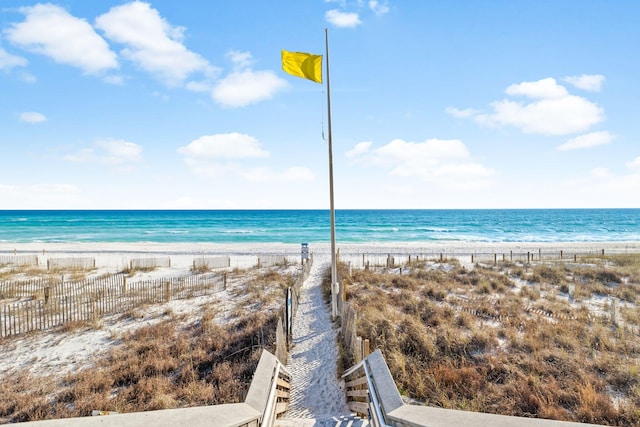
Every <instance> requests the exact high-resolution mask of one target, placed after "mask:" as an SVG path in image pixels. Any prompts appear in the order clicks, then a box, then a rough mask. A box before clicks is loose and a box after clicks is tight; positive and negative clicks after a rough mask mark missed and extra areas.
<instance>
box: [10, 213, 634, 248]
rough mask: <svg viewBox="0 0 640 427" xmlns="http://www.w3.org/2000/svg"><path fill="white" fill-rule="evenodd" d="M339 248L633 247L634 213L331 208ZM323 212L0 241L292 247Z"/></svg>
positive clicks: (202, 217) (79, 224) (189, 218)
mask: <svg viewBox="0 0 640 427" xmlns="http://www.w3.org/2000/svg"><path fill="white" fill-rule="evenodd" d="M336 239H337V240H338V241H339V242H342V243H371V242H380V243H383V242H385V243H389V242H438V241H442V242H447V241H461V242H615V241H640V209H496V210H482V209H480V210H338V211H336ZM329 240H330V229H329V211H327V210H265V211H260V210H242V211H232V210H222V211H217V210H184V211H177V210H166V211H161V210H153V211H127V210H113V211H84V210H81V211H32V210H28V211H0V242H5V243H10V242H16V243H19V242H22V243H26V242H161V243H179V242H211V243H227V242H232V243H243V242H248V243H258V242H274V243H276V242H278V243H300V242H328V241H329Z"/></svg>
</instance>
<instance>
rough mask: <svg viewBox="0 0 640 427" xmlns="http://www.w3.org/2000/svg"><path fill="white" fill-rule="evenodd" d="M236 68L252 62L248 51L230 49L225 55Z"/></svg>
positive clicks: (244, 66)
mask: <svg viewBox="0 0 640 427" xmlns="http://www.w3.org/2000/svg"><path fill="white" fill-rule="evenodd" d="M225 56H226V57H227V58H229V60H230V61H231V62H232V63H233V64H234V66H235V67H237V68H238V69H244V68H247V67H249V66H251V65H252V64H253V56H252V55H251V53H249V52H240V51H237V50H231V51H229V52H227V53H226V55H225Z"/></svg>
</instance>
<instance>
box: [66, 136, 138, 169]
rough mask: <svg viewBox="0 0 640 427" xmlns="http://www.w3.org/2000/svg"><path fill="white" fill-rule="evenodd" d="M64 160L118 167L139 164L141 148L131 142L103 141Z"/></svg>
mask: <svg viewBox="0 0 640 427" xmlns="http://www.w3.org/2000/svg"><path fill="white" fill-rule="evenodd" d="M64 158H65V160H68V161H71V162H76V163H103V164H109V165H116V166H119V165H123V164H127V163H136V162H140V161H141V160H142V147H141V146H140V145H138V144H134V143H133V142H128V141H123V140H118V139H105V140H100V141H96V142H94V143H93V145H92V147H91V148H85V149H82V150H80V151H78V152H77V153H74V154H69V155H67V156H65V157H64Z"/></svg>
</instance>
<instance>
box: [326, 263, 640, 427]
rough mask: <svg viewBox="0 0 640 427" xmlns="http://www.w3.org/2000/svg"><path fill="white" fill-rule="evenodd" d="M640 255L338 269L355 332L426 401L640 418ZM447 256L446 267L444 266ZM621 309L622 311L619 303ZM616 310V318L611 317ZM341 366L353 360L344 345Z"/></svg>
mask: <svg viewBox="0 0 640 427" xmlns="http://www.w3.org/2000/svg"><path fill="white" fill-rule="evenodd" d="M638 260H640V256H630V255H624V256H606V257H597V263H596V262H594V261H593V260H591V259H590V260H589V261H590V262H589V263H586V262H585V261H584V260H580V262H574V260H573V259H572V260H567V262H557V261H554V262H547V263H543V262H537V261H530V263H529V264H528V265H524V264H522V265H521V266H520V265H518V264H515V263H509V262H505V263H500V262H497V263H492V264H483V263H477V264H475V265H474V266H473V268H468V269H467V268H465V267H464V266H461V265H460V264H459V263H451V264H449V266H448V267H446V268H442V267H443V263H440V262H439V260H436V261H437V264H438V265H439V266H440V267H435V266H436V263H435V262H424V261H420V262H412V263H411V266H410V267H409V266H408V265H407V267H406V268H405V269H403V270H404V271H403V276H399V275H398V273H397V272H395V271H391V270H389V269H386V268H378V269H375V268H369V269H368V270H353V271H352V275H349V269H348V268H345V267H344V266H343V267H342V268H340V270H339V271H340V274H341V277H342V278H343V279H344V283H346V284H347V301H348V302H349V303H350V304H351V305H352V306H353V307H354V308H355V309H356V312H357V313H358V317H357V318H358V323H357V334H358V335H359V336H361V337H362V338H363V339H368V340H369V341H370V343H371V349H372V350H373V349H376V348H380V349H381V350H382V353H383V355H384V357H385V359H386V361H387V364H388V366H389V369H390V371H391V374H392V375H393V377H394V379H395V381H396V384H397V386H398V388H399V390H400V391H401V393H402V394H403V395H405V396H406V397H407V398H410V399H413V400H414V401H419V402H423V403H424V404H427V405H430V406H437V407H443V408H450V409H462V410H471V411H478V412H487V413H496V414H504V415H516V416H523V417H537V418H549V419H556V420H566V421H575V422H585V423H596V424H606V425H619V426H636V425H639V424H640V392H639V390H640V372H639V370H638V366H639V365H640V309H639V308H638V307H637V306H636V302H637V301H638V300H639V295H638V292H640V289H639V288H640V287H639V286H638V284H640V283H638V281H637V275H638V271H640V269H639V266H640V262H638ZM444 264H447V263H446V262H445V263H444ZM615 307H618V312H619V313H618V314H614V313H613V311H614V308H615ZM614 316H615V317H614ZM341 354H342V357H341V361H340V363H339V367H340V366H346V365H347V364H348V363H349V362H351V361H352V360H353V357H352V356H351V353H350V352H349V350H348V349H344V348H343V349H342V350H341Z"/></svg>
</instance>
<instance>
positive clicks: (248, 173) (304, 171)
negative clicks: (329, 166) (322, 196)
mask: <svg viewBox="0 0 640 427" xmlns="http://www.w3.org/2000/svg"><path fill="white" fill-rule="evenodd" d="M235 172H236V173H237V174H238V175H240V176H242V177H243V178H244V179H246V180H247V181H251V182H301V181H305V182H308V181H313V180H314V179H315V176H314V175H313V172H311V170H310V169H308V168H305V167H301V166H293V167H290V168H287V169H285V170H284V171H282V172H278V171H274V170H273V169H271V168H268V167H259V168H250V169H246V170H243V169H240V168H236V169H235Z"/></svg>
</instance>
